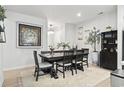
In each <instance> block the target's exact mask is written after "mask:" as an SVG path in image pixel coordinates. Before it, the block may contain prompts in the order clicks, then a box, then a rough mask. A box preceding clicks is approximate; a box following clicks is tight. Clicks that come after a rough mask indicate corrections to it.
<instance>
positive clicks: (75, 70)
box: [75, 64, 77, 74]
mask: <svg viewBox="0 0 124 93" xmlns="http://www.w3.org/2000/svg"><path fill="white" fill-rule="evenodd" d="M75 73H76V74H77V64H75Z"/></svg>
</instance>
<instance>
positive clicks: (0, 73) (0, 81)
mask: <svg viewBox="0 0 124 93" xmlns="http://www.w3.org/2000/svg"><path fill="white" fill-rule="evenodd" d="M2 49H3V44H0V86H2V84H3V81H4V78H3V68H2V67H3V55H2V53H3V50H2Z"/></svg>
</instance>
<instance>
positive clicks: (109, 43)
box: [99, 30, 117, 70]
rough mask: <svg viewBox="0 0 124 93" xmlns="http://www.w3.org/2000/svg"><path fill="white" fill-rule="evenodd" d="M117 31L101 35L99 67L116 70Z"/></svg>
mask: <svg viewBox="0 0 124 93" xmlns="http://www.w3.org/2000/svg"><path fill="white" fill-rule="evenodd" d="M116 42H117V30H114V31H109V32H103V33H101V52H100V64H99V65H100V67H103V68H107V69H111V70H115V69H117V51H116V49H117V43H116Z"/></svg>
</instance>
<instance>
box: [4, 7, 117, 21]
mask: <svg viewBox="0 0 124 93" xmlns="http://www.w3.org/2000/svg"><path fill="white" fill-rule="evenodd" d="M5 8H6V9H7V10H9V11H14V12H18V13H23V14H26V15H31V16H35V17H42V18H47V19H48V21H55V22H59V23H78V22H81V21H85V20H87V19H90V18H93V17H97V16H99V15H98V13H100V12H103V13H104V14H105V13H108V12H110V11H115V10H116V6H114V5H6V6H5ZM77 13H81V16H80V17H78V16H77Z"/></svg>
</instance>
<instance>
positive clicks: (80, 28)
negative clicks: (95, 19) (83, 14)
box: [78, 26, 83, 40]
mask: <svg viewBox="0 0 124 93" xmlns="http://www.w3.org/2000/svg"><path fill="white" fill-rule="evenodd" d="M78 29H79V30H78V40H83V26H82V27H79V28H78Z"/></svg>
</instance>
